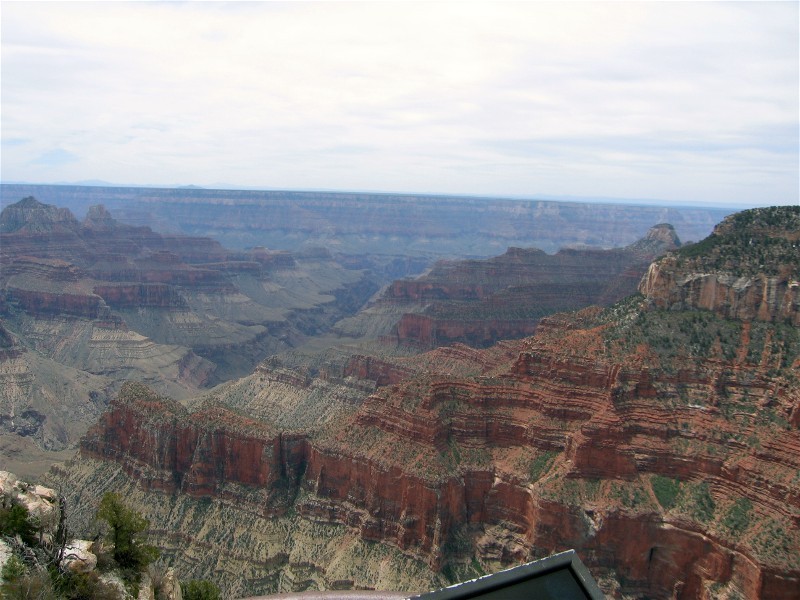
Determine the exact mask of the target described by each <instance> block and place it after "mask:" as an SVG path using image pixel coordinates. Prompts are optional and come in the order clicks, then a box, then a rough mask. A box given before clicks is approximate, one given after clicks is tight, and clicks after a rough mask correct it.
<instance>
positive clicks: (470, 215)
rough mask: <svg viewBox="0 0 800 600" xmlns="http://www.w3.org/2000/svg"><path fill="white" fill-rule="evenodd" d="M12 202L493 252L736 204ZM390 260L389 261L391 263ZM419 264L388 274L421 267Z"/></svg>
mask: <svg viewBox="0 0 800 600" xmlns="http://www.w3.org/2000/svg"><path fill="white" fill-rule="evenodd" d="M0 192H1V193H2V200H3V202H4V203H6V204H10V203H12V202H16V201H17V200H18V199H19V198H22V197H24V196H31V195H33V196H36V197H37V198H39V199H41V200H43V201H45V202H47V203H49V204H55V205H57V206H67V207H69V208H70V209H71V210H72V211H73V212H75V213H76V214H83V213H84V212H85V211H86V210H87V209H88V208H89V207H90V206H91V205H93V204H101V203H102V204H104V205H105V206H107V207H108V208H109V210H111V211H112V213H113V214H114V215H115V216H116V217H117V218H118V219H121V220H122V221H124V222H126V223H130V224H138V225H148V226H151V227H152V228H153V229H155V230H157V231H170V232H173V233H184V234H186V235H200V236H208V237H213V238H214V239H216V240H218V241H219V242H220V243H222V244H224V245H225V246H226V247H229V248H248V247H253V246H259V245H260V246H267V247H270V248H283V249H286V250H291V251H298V250H301V249H305V248H308V247H313V246H323V247H328V248H331V249H335V250H336V251H337V252H340V253H343V254H349V255H359V256H365V255H370V256H372V257H373V259H375V257H379V256H385V257H387V258H388V261H389V263H390V264H391V263H394V266H399V265H398V263H397V262H396V261H405V260H406V258H405V257H408V256H415V257H420V256H425V257H434V258H447V257H489V256H495V255H497V254H498V253H500V252H503V251H504V250H505V249H506V248H508V247H510V246H514V247H524V248H528V247H536V248H541V249H542V250H544V251H546V252H550V253H553V252H557V251H558V250H559V249H561V248H564V247H566V246H574V245H585V246H593V247H602V248H617V247H621V246H625V245H627V244H631V243H633V242H635V241H636V240H638V239H639V238H641V237H642V236H643V235H645V232H646V231H647V229H648V228H649V227H650V226H652V225H653V223H672V224H673V225H674V226H675V227H676V229H677V231H678V234H679V236H680V237H681V239H683V240H699V239H702V238H704V237H705V236H706V235H708V234H709V232H710V231H711V229H712V227H713V226H714V225H715V224H716V223H718V222H719V221H720V220H721V219H722V218H723V217H724V216H725V215H727V214H729V212H730V211H726V210H724V209H709V208H687V207H672V208H666V207H661V206H632V205H619V204H617V205H614V204H601V203H596V202H593V203H587V202H554V201H543V200H528V199H525V200H512V199H503V198H475V197H441V196H438V197H437V196H424V195H408V194H404V195H398V194H369V193H334V192H306V191H296V192H289V191H280V190H275V191H250V190H248V191H245V190H211V189H156V188H113V187H82V186H63V185H60V186H48V185H22V184H3V185H2V186H0ZM384 264H387V263H384ZM419 271H420V270H419V269H412V270H410V271H406V272H405V273H402V272H400V273H397V272H396V273H394V274H392V275H389V277H390V278H397V277H402V276H405V275H409V274H413V273H417V272H419Z"/></svg>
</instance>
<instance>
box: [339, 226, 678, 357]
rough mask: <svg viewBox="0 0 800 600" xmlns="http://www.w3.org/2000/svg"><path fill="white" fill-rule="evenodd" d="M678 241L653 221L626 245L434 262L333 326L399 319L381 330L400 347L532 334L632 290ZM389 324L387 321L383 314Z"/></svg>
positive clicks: (480, 343) (480, 342)
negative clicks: (549, 318)
mask: <svg viewBox="0 0 800 600" xmlns="http://www.w3.org/2000/svg"><path fill="white" fill-rule="evenodd" d="M678 246H680V240H679V239H678V237H677V235H676V234H675V230H674V228H673V227H672V226H671V225H667V224H662V225H656V226H655V227H652V228H651V229H650V231H648V233H647V235H646V236H644V237H643V238H642V239H641V240H639V241H637V242H636V243H634V244H631V245H629V246H626V247H624V248H616V249H610V250H600V249H587V248H582V249H562V250H559V251H558V252H556V253H555V254H553V255H550V254H546V253H545V252H543V251H541V250H538V249H536V248H509V250H508V251H507V252H506V253H505V254H502V255H501V256H497V257H494V258H490V259H487V260H462V261H453V260H450V261H440V262H438V263H437V264H436V265H434V267H433V268H432V269H431V270H430V272H428V273H426V274H425V275H423V276H421V277H417V278H415V279H401V280H396V281H394V282H393V283H392V284H391V285H390V286H389V287H388V289H387V290H386V291H385V292H384V293H383V294H382V295H381V297H380V299H379V300H378V301H377V302H375V303H374V306H373V307H372V310H370V311H368V312H367V311H365V312H364V313H361V314H359V315H356V316H355V317H353V318H351V319H349V320H348V321H346V322H344V323H340V324H338V325H337V327H336V330H337V331H344V332H346V331H352V330H355V331H364V330H367V327H366V326H362V327H360V328H359V325H361V323H362V322H363V321H364V320H368V321H369V322H370V323H371V324H372V327H373V331H374V328H375V323H376V320H378V319H377V318H376V317H377V316H378V313H384V314H386V315H387V316H393V317H394V318H395V319H396V318H397V315H398V314H401V316H400V318H399V320H397V321H396V322H394V323H393V325H392V329H391V330H390V331H387V330H384V331H382V332H381V333H383V335H385V336H389V335H390V336H391V337H393V338H395V340H396V341H397V343H399V344H402V345H408V344H412V345H415V346H417V347H421V348H428V349H430V348H435V347H438V346H446V345H449V344H452V343H455V342H460V343H465V344H468V345H470V346H476V347H487V346H490V345H492V344H494V343H496V342H498V341H500V340H504V339H514V338H521V337H526V336H529V335H532V334H533V333H534V332H535V331H536V324H537V322H538V321H539V319H540V318H542V317H543V316H546V315H549V314H552V313H555V312H559V311H564V310H577V309H579V308H583V307H586V306H591V305H598V306H608V305H610V304H613V303H614V302H616V301H618V300H621V299H622V298H624V297H626V296H629V295H630V294H632V293H634V292H635V291H636V289H637V286H638V284H639V280H640V279H641V277H642V275H643V274H644V273H645V271H646V270H647V268H648V266H649V265H650V262H651V261H652V260H653V259H654V258H655V257H656V256H659V255H661V254H664V253H665V252H667V251H668V250H674V249H676V248H677V247H678ZM387 322H392V319H387Z"/></svg>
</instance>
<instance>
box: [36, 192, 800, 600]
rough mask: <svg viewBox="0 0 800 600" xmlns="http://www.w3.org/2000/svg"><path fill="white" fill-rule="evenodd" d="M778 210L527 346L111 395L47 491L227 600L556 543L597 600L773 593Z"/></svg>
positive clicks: (781, 353)
mask: <svg viewBox="0 0 800 600" xmlns="http://www.w3.org/2000/svg"><path fill="white" fill-rule="evenodd" d="M799 232H800V207H783V208H768V209H755V210H751V211H745V212H742V213H738V214H736V215H733V216H731V217H729V218H727V219H726V220H725V221H723V222H722V223H721V224H720V225H718V226H717V228H716V229H715V230H714V232H713V233H712V235H711V236H710V237H709V238H707V239H705V240H703V241H702V242H700V243H698V244H696V245H691V246H687V247H685V248H681V249H679V250H676V251H674V252H672V253H669V254H667V255H666V256H665V257H663V258H661V259H659V260H657V261H656V262H654V263H653V265H652V266H651V267H650V268H649V270H648V273H647V275H646V276H645V277H644V278H643V279H642V282H641V284H640V288H639V293H637V294H634V295H632V296H630V297H628V298H626V299H625V300H623V301H621V302H619V303H616V304H614V305H612V306H611V307H609V308H605V309H603V308H586V309H583V310H581V311H578V312H576V313H562V314H558V315H553V316H549V317H546V318H544V319H542V320H541V322H540V323H539V326H538V329H537V332H536V334H535V335H534V336H532V337H528V338H524V339H521V340H516V341H506V342H501V343H499V344H496V345H494V346H491V347H489V348H486V349H474V348H470V347H467V346H464V345H459V344H456V345H453V346H451V347H446V348H439V349H435V350H432V351H430V352H427V353H424V354H419V355H416V356H410V357H405V358H402V357H386V356H384V357H382V358H378V357H369V356H362V357H360V358H357V360H356V359H354V361H353V362H351V363H350V365H349V368H346V369H344V370H341V371H335V370H330V371H325V372H323V371H320V372H319V373H317V374H316V375H313V374H310V373H308V372H302V371H298V370H293V369H289V368H286V367H285V366H282V365H281V364H280V363H278V362H276V361H266V362H264V363H262V364H261V365H260V366H259V367H258V368H257V369H256V370H255V372H254V373H253V374H252V375H250V376H248V377H245V378H243V379H240V380H237V381H233V382H230V383H228V384H225V385H223V386H221V387H218V388H215V390H213V391H212V392H210V393H208V394H206V395H205V396H203V397H199V398H196V399H195V400H193V401H190V402H184V403H182V404H179V403H177V402H176V401H174V400H171V399H169V398H166V397H163V396H161V395H159V394H156V393H154V392H153V391H151V390H149V389H147V388H146V387H145V386H143V385H141V384H129V385H126V386H125V387H124V388H123V389H122V391H121V392H120V394H119V395H118V397H117V398H116V399H115V400H114V401H113V402H112V404H111V407H110V410H109V411H108V412H106V413H105V414H104V415H103V416H102V418H101V419H100V421H99V422H98V423H97V424H96V425H95V426H93V427H92V428H91V429H90V431H89V432H88V434H87V435H86V436H85V438H84V439H83V441H82V443H81V454H80V457H79V458H78V459H77V460H75V461H73V462H72V463H68V464H67V465H66V466H64V467H62V468H59V469H57V470H55V471H53V472H51V474H50V480H51V481H50V483H51V485H54V486H55V487H59V488H60V489H62V490H67V491H68V494H69V503H70V505H71V506H73V507H76V511H75V513H74V517H73V518H74V520H75V522H76V524H75V526H76V527H77V526H78V523H80V522H81V520H82V519H84V521H85V520H86V519H88V517H87V516H86V515H87V514H89V513H91V512H93V505H94V504H95V503H96V502H97V499H98V498H99V497H100V496H101V495H102V493H103V492H105V491H107V490H116V491H120V492H123V493H124V494H125V497H126V498H127V499H129V501H130V502H132V503H134V504H135V506H136V508H137V510H141V511H142V512H143V513H144V514H145V515H146V516H147V518H149V519H150V521H151V523H152V524H153V527H154V530H153V531H152V532H151V534H152V536H151V539H152V540H153V541H155V542H156V543H158V544H159V545H160V546H161V547H162V549H163V551H164V554H165V556H166V557H167V558H168V559H169V560H170V561H172V563H173V564H174V565H175V566H176V567H177V568H178V569H179V570H180V571H181V572H182V573H192V574H193V575H194V576H197V577H211V578H214V579H215V580H217V581H219V582H220V584H221V585H223V586H224V588H225V590H226V593H227V594H228V595H229V596H232V597H235V596H237V595H245V594H248V593H253V592H262V593H263V592H273V591H291V590H304V589H346V588H358V589H364V588H373V589H374V588H377V589H398V590H408V591H419V590H421V589H426V588H435V587H438V586H441V585H443V584H446V583H447V582H451V581H457V580H464V579H467V578H470V577H474V576H477V575H480V574H482V573H486V572H490V571H495V570H498V569H499V568H501V567H504V566H507V565H512V564H516V563H520V562H523V561H527V560H530V559H532V558H537V557H541V556H544V555H548V554H550V553H553V552H555V551H559V550H563V549H565V548H576V549H577V550H578V552H579V554H580V556H581V559H582V560H583V562H584V563H585V564H586V565H587V566H588V567H589V569H590V570H591V571H592V573H593V574H594V576H595V578H596V579H598V580H599V583H600V584H601V586H602V587H603V589H604V591H605V592H606V593H607V594H608V595H609V596H611V597H619V598H622V597H636V598H664V599H666V598H737V597H745V598H770V599H789V598H796V597H797V590H798V589H800V553H798V552H797V549H798V548H800V479H798V475H797V474H798V472H800V435H798V429H799V428H800V382H798V373H799V372H800V335H799V332H798V326H797V322H798V321H797V319H798V310H800V305H799V304H800V303H799V302H798V297H797V293H798V292H797V290H798V278H799V276H800V274H799V273H798V268H800V248H798V233H799Z"/></svg>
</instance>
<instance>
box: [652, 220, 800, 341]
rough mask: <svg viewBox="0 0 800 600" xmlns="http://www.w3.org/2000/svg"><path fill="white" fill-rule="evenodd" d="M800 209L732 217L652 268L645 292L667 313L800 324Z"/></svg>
mask: <svg viewBox="0 0 800 600" xmlns="http://www.w3.org/2000/svg"><path fill="white" fill-rule="evenodd" d="M799 244H800V207H787V208H785V209H762V210H760V211H746V212H744V213H739V214H736V215H732V216H730V217H728V218H727V219H726V220H725V221H723V222H722V223H720V224H719V225H718V226H717V227H716V228H715V229H714V232H713V233H712V234H711V236H709V237H708V238H707V239H706V240H704V241H703V242H701V243H699V244H696V245H695V246H689V247H687V248H686V249H684V250H683V251H681V252H678V253H676V254H675V255H674V256H672V257H670V259H669V260H663V261H660V262H659V263H655V264H653V265H651V266H650V268H649V270H648V272H647V276H646V277H645V278H644V279H643V280H642V283H641V285H640V291H641V292H642V294H644V295H645V296H647V297H648V298H649V299H650V300H651V301H652V302H653V303H654V304H655V305H656V306H658V307H659V308H666V309H679V310H680V309H692V308H699V309H705V310H711V311H714V312H716V313H717V314H719V315H720V316H723V317H727V318H731V319H739V320H743V321H751V320H759V321H773V322H785V323H791V324H792V325H794V326H799V325H800V266H798V265H800V245H799Z"/></svg>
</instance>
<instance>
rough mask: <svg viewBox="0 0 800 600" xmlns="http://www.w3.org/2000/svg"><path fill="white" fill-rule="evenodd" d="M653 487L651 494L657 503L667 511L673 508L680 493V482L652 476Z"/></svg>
mask: <svg viewBox="0 0 800 600" xmlns="http://www.w3.org/2000/svg"><path fill="white" fill-rule="evenodd" d="M650 483H651V485H652V486H653V493H654V494H655V495H656V500H658V503H659V504H660V505H661V506H662V507H664V508H665V509H666V510H669V509H670V508H672V507H673V506H675V500H676V499H677V498H678V494H679V493H680V491H681V482H680V481H678V480H677V479H670V478H669V477H662V476H661V475H655V476H653V479H652V480H651V482H650Z"/></svg>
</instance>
